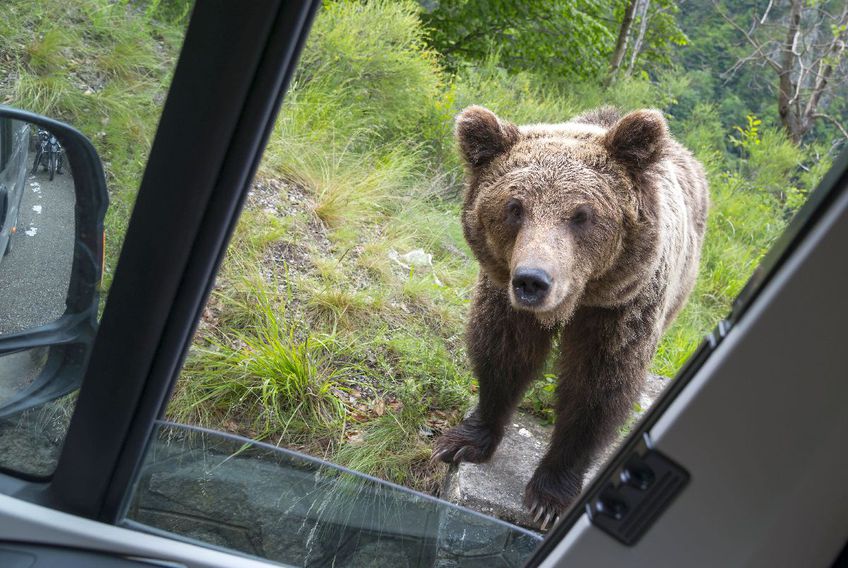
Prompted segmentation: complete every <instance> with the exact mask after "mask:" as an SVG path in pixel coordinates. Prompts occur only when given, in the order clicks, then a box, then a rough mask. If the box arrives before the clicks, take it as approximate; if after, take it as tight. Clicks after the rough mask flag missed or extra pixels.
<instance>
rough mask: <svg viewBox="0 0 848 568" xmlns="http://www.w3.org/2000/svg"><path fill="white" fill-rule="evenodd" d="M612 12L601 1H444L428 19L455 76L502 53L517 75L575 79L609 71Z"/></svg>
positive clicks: (434, 42)
mask: <svg viewBox="0 0 848 568" xmlns="http://www.w3.org/2000/svg"><path fill="white" fill-rule="evenodd" d="M615 4H616V5H619V4H621V1H620V0H619V1H617V2H616V3H615ZM609 10H610V5H609V3H608V2H601V1H599V0H575V1H570V2H555V1H553V0H531V1H517V0H495V1H492V0H439V2H437V3H435V7H434V8H433V9H430V10H425V11H424V12H423V14H422V20H423V24H424V26H425V27H426V28H427V29H428V32H429V35H428V37H429V41H430V44H431V45H432V46H433V48H434V49H435V50H436V51H438V52H439V53H440V54H441V55H442V57H443V58H444V60H445V63H446V65H447V66H448V67H449V68H450V69H451V70H453V71H456V70H458V69H460V68H461V67H462V66H463V64H464V63H466V62H470V63H478V62H482V61H484V60H486V59H487V58H488V57H489V56H490V55H491V54H492V53H495V52H497V53H499V55H500V59H501V62H502V64H503V65H504V67H505V68H506V69H508V70H509V71H511V72H515V71H522V70H525V69H527V68H528V67H530V68H532V69H534V70H535V71H537V72H539V73H540V74H551V75H553V76H555V77H557V78H560V79H563V80H573V79H576V78H580V79H587V78H593V77H597V76H599V75H600V74H601V72H602V71H604V70H605V68H606V59H607V57H608V55H609V53H610V52H611V51H612V47H613V44H614V43H615V31H616V30H615V29H611V26H610V23H611V22H609V20H608V16H607V15H608V14H609Z"/></svg>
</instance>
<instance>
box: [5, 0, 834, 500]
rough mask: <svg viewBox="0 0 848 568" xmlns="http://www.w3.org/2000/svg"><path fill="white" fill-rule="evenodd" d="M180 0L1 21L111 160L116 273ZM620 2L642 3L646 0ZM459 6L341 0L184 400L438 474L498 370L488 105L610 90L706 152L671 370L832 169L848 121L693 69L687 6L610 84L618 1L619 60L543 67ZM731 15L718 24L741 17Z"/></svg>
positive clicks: (38, 83)
mask: <svg viewBox="0 0 848 568" xmlns="http://www.w3.org/2000/svg"><path fill="white" fill-rule="evenodd" d="M165 4H166V3H162V5H160V3H158V2H151V3H139V2H129V3H122V2H106V1H105V0H66V2H63V3H61V4H59V5H54V4H53V3H49V2H46V1H45V0H40V1H38V2H29V1H28V2H23V1H22V0H10V1H9V2H7V3H6V5H5V6H4V16H5V17H4V19H3V21H0V71H2V74H0V76H3V77H5V79H2V80H0V100H2V102H3V103H4V104H10V105H14V106H17V107H22V108H26V109H29V110H33V111H36V112H41V113H45V114H50V115H52V116H56V117H58V118H62V119H65V120H67V121H68V122H70V123H72V124H74V125H75V126H77V127H78V128H79V129H80V130H82V131H83V132H84V133H85V134H87V135H88V136H89V137H90V138H91V139H92V140H93V142H94V143H95V146H96V147H97V148H98V150H99V152H100V154H101V156H102V157H103V159H104V162H105V163H106V168H107V171H108V176H109V186H110V192H111V194H112V206H111V208H110V212H109V217H108V219H107V231H108V232H107V239H108V248H109V250H108V265H109V269H110V270H111V268H113V267H114V263H115V261H116V259H117V252H118V250H119V246H120V242H121V235H122V232H123V230H124V229H125V227H126V223H127V220H128V218H129V212H130V210H131V207H132V203H133V199H134V194H135V191H136V188H137V186H138V183H139V180H140V175H141V171H142V169H143V166H144V162H145V160H146V156H147V151H148V149H149V145H150V143H151V140H152V136H153V132H154V126H155V123H156V120H157V118H158V114H159V112H160V109H161V104H162V101H163V100H164V96H165V93H166V90H167V84H168V80H169V76H170V73H171V70H172V68H173V65H174V61H175V58H176V56H177V53H178V49H179V44H180V41H181V37H182V33H183V26H184V22H185V19H186V14H187V11H186V9H185V8H184V7H181V6H183V5H182V4H181V3H172V4H168V6H167V7H166V6H165ZM460 4H462V3H460ZM471 4H473V2H467V3H465V4H462V6H465V7H466V8H467V7H468V6H470V5H471ZM529 4H534V3H529ZM612 4H613V5H614V6H616V10H618V12H617V14H618V13H619V12H623V10H624V6H625V4H626V2H613V3H612ZM660 4H662V3H660ZM451 6H452V4H451V3H450V2H444V3H442V8H441V9H442V10H443V11H442V12H433V11H432V10H431V11H430V12H427V11H424V12H422V9H421V8H420V7H419V6H418V5H417V4H415V3H412V2H391V1H387V0H382V1H369V2H367V3H363V2H355V1H339V2H328V3H326V5H325V7H324V8H323V9H322V11H321V12H320V13H319V15H318V17H317V20H316V22H315V24H314V26H313V31H312V34H311V36H310V39H309V41H308V43H307V46H306V48H305V50H304V54H303V57H302V60H301V64H300V67H299V70H298V73H297V75H296V77H295V79H294V81H293V83H292V86H291V88H290V91H289V93H288V95H287V97H286V100H285V103H284V105H283V108H282V110H281V113H280V116H279V118H278V120H277V122H276V125H275V129H274V133H273V135H272V137H271V140H270V141H269V144H268V148H267V150H266V153H265V157H264V159H263V162H262V165H261V167H260V171H259V174H258V176H257V179H256V181H255V183H254V187H253V190H252V192H251V195H250V197H249V199H248V205H247V207H246V210H245V212H244V214H243V216H242V218H241V221H240V223H239V225H238V228H237V230H236V233H235V235H234V237H233V241H232V244H231V246H230V249H229V251H228V254H227V258H226V261H225V263H224V266H223V267H222V269H221V272H220V274H219V277H218V280H217V284H216V287H215V290H214V292H213V295H212V297H211V298H210V300H209V303H208V305H207V307H206V310H205V312H204V315H203V318H202V321H201V324H200V328H199V331H198V334H197V337H196V339H195V342H194V345H193V347H192V350H191V353H190V355H189V357H188V360H187V362H186V365H185V368H184V370H183V373H182V376H181V378H180V380H179V383H178V385H177V389H176V392H175V394H174V398H173V400H172V402H171V405H170V407H169V410H168V414H169V416H170V417H171V418H173V419H175V420H177V421H181V422H188V423H193V424H200V425H203V426H210V427H213V428H219V429H224V430H227V431H231V432H236V433H239V434H243V435H246V436H250V437H253V438H257V439H262V440H265V441H268V442H271V443H275V444H279V445H282V446H286V447H292V448H296V449H301V450H304V451H307V452H310V453H313V454H315V455H318V456H320V457H325V458H329V459H332V460H333V461H336V462H339V463H342V464H344V465H347V466H350V467H352V468H355V469H358V470H361V471H365V472H368V473H371V474H375V475H378V476H380V477H383V478H386V479H390V480H392V481H396V482H399V483H403V484H406V485H409V486H411V487H415V488H418V489H423V490H434V489H435V487H436V485H437V484H438V481H439V479H440V475H441V474H442V471H441V470H440V469H439V466H434V465H431V464H430V463H429V457H430V451H431V450H430V448H431V442H432V440H433V438H434V437H435V436H437V435H438V433H439V432H440V431H442V430H444V429H445V428H447V427H448V426H449V425H452V424H453V423H455V422H456V421H458V420H459V418H461V416H462V414H463V413H464V412H465V410H466V409H467V408H468V406H469V404H471V401H472V397H473V395H474V392H475V390H476V386H475V384H474V380H473V378H472V376H471V374H470V371H469V366H468V364H467V361H466V358H465V354H464V347H463V327H464V320H465V314H466V311H467V308H468V305H469V301H470V296H471V291H472V288H473V285H474V282H475V279H476V274H477V266H476V263H475V261H474V259H473V257H472V255H471V253H470V251H469V249H468V247H467V246H466V244H465V242H464V241H463V238H462V230H461V227H460V224H459V202H460V196H461V184H462V172H461V167H460V164H459V161H458V157H457V154H456V151H455V148H454V143H453V140H452V134H451V132H452V118H453V116H454V115H455V114H456V113H457V112H458V111H459V110H460V109H462V108H463V107H465V106H467V105H470V104H483V105H485V106H487V107H489V108H490V109H492V110H493V111H494V112H496V113H499V114H500V115H501V116H503V117H504V118H507V119H509V120H511V121H513V122H516V123H525V122H556V121H562V120H565V119H567V118H568V117H570V116H572V115H573V114H575V113H578V112H581V111H584V110H587V109H590V108H593V107H595V106H598V105H600V104H613V105H617V106H619V107H620V108H622V109H623V110H630V109H635V108H639V107H654V108H659V109H661V110H663V111H664V112H665V113H666V115H667V116H668V118H669V124H670V127H671V129H672V131H673V132H674V133H675V135H676V136H677V137H678V139H679V140H681V142H683V143H684V144H685V145H687V146H688V147H689V148H691V149H692V150H693V151H694V152H695V153H696V155H697V157H698V158H699V159H700V160H701V161H702V162H703V163H704V165H705V166H706V168H707V172H708V176H709V181H710V187H711V192H712V209H711V212H710V218H709V228H708V233H707V241H706V245H705V248H704V253H703V260H702V265H701V272H700V278H699V280H698V284H697V288H696V290H695V292H694V293H693V295H692V299H691V300H690V302H689V304H688V306H687V307H686V309H685V310H684V311H683V313H682V314H681V316H680V317H679V318H678V320H677V321H676V323H675V324H674V325H673V327H672V328H671V329H670V330H669V332H668V333H667V335H666V337H665V338H664V340H663V342H662V344H661V346H660V349H659V352H658V353H657V356H656V358H655V361H654V370H655V371H656V372H657V373H660V374H663V375H667V376H673V375H674V374H675V372H676V370H677V369H678V368H679V367H680V365H681V364H682V363H683V361H684V360H685V359H686V357H687V356H688V355H689V354H690V353H691V352H692V350H693V349H694V348H695V347H696V346H697V344H698V343H699V342H700V340H701V338H702V337H703V336H704V334H705V333H706V332H708V331H709V330H710V329H711V328H712V327H713V326H714V325H715V323H716V322H717V321H718V320H719V319H721V318H722V317H723V316H725V315H726V314H727V312H728V311H729V308H730V303H731V301H732V299H733V298H734V296H735V295H736V294H737V293H738V292H739V291H740V290H741V288H742V286H743V285H744V284H745V282H746V280H747V278H748V277H749V276H750V274H751V272H752V271H753V268H754V267H755V266H756V264H757V262H758V260H759V259H760V257H761V256H762V254H763V253H764V251H765V250H767V248H768V246H769V245H770V244H771V243H772V242H773V241H774V239H775V237H776V236H777V235H779V234H780V232H781V231H782V229H783V228H784V226H785V223H786V222H787V220H788V219H789V218H790V217H791V215H792V213H793V211H794V210H795V209H796V208H797V207H798V206H799V205H800V204H801V203H802V202H803V200H804V198H805V196H806V194H807V192H809V191H810V190H811V189H812V188H813V187H814V186H815V184H816V183H817V182H818V180H819V179H820V178H821V176H822V175H823V173H824V172H825V171H826V170H827V168H828V167H829V164H830V161H831V157H832V155H833V152H834V150H833V145H832V141H833V139H834V131H833V130H827V129H825V128H823V127H822V128H819V129H818V130H816V131H815V132H813V133H812V134H811V137H809V139H807V140H805V141H804V143H803V144H795V143H793V142H792V141H790V139H789V138H788V137H787V135H786V134H785V132H784V130H783V129H782V128H781V126H780V124H779V122H778V121H777V120H776V119H775V117H774V116H773V113H772V115H768V114H766V113H764V114H763V115H762V118H763V120H762V121H761V120H760V119H759V118H757V116H756V115H755V111H756V109H758V108H760V107H759V106H758V105H763V106H762V108H766V107H765V104H766V103H765V102H763V101H765V98H764V97H765V95H763V94H762V93H761V92H760V91H757V92H758V93H759V94H758V95H757V97H759V98H757V99H756V100H755V101H753V102H751V103H750V104H748V103H746V102H745V101H744V96H745V93H744V92H742V91H741V90H739V89H738V90H737V91H736V92H734V93H732V96H733V97H735V98H734V99H733V101H734V104H733V105H730V104H728V102H727V99H723V98H720V97H719V95H721V96H722V97H723V96H724V95H727V96H728V97H729V96H730V95H728V93H727V92H721V93H719V91H717V88H715V85H714V83H710V85H709V86H710V88H709V89H706V88H702V87H703V85H704V84H705V83H707V82H710V81H712V80H713V79H711V77H710V74H709V70H708V69H707V70H705V69H703V68H696V66H694V65H690V66H689V67H686V69H688V70H687V71H683V69H684V68H683V67H680V66H678V65H679V64H680V61H681V58H682V57H683V56H682V55H677V51H676V50H680V52H681V53H685V54H691V50H693V49H696V48H697V45H698V41H699V38H698V37H696V30H695V29H694V28H693V29H691V30H687V29H686V26H687V22H688V20H686V18H684V17H683V16H680V15H678V20H675V19H674V14H676V13H677V12H676V10H675V11H671V12H663V14H664V15H669V14H670V16H669V17H670V18H671V20H670V22H666V21H665V20H662V19H658V20H656V21H657V22H660V23H662V22H665V24H663V25H666V27H669V26H672V24H673V29H672V28H670V27H669V29H668V30H667V31H666V32H663V31H662V29H659V31H655V32H652V33H655V35H656V34H662V33H665V35H664V36H663V37H659V36H658V37H657V38H654V39H651V37H652V36H650V34H648V35H647V36H646V37H647V38H648V39H647V40H646V41H647V43H646V45H648V46H649V48H646V51H645V53H646V54H647V55H646V56H645V57H644V58H643V59H644V65H642V66H640V65H637V66H636V67H635V69H633V70H632V72H631V73H629V74H625V73H622V74H620V75H619V76H616V77H615V78H614V80H612V81H610V80H609V79H606V78H604V77H602V76H601V75H599V73H601V72H602V70H603V69H605V68H606V65H607V64H606V60H603V61H598V60H597V58H600V57H607V56H608V55H609V53H610V52H611V50H612V46H613V44H614V42H615V37H616V33H617V29H616V25H615V22H612V23H610V22H609V21H608V19H604V18H601V17H600V16H599V17H598V18H596V19H594V20H592V21H590V22H588V23H587V24H586V25H587V26H590V28H588V29H591V30H593V32H592V33H593V34H594V35H593V36H592V37H593V38H595V41H596V42H597V45H595V46H594V49H593V50H589V51H586V50H584V52H582V53H581V54H579V56H580V57H587V58H592V61H594V63H595V66H594V67H591V68H590V67H587V68H586V69H587V71H586V73H563V74H561V77H559V78H556V75H555V74H553V73H551V70H550V69H549V68H548V67H543V66H535V67H534V65H533V64H532V62H533V61H534V60H533V57H536V56H537V55H538V56H539V57H542V58H545V61H547V62H548V63H550V61H551V59H550V57H547V56H546V53H547V52H540V53H538V54H537V53H536V51H533V50H530V51H527V53H528V54H529V55H527V56H526V57H527V61H529V63H528V65H527V66H526V68H522V66H521V65H520V64H517V63H516V61H515V60H514V59H512V58H505V56H504V53H505V52H506V47H505V46H502V45H494V44H490V45H486V46H484V47H485V49H482V48H481V49H480V50H479V53H478V52H475V53H473V54H470V55H468V56H467V57H464V58H463V57H462V56H461V54H459V55H458V54H457V53H455V52H453V53H448V47H449V46H451V45H454V44H452V43H451V41H453V40H452V39H451V38H452V37H454V36H455V35H456V34H460V32H457V31H456V30H453V29H450V28H449V26H450V25H451V22H454V23H455V20H451V19H450V18H451V17H459V16H456V15H454V16H451V14H452V12H449V11H447V12H446V11H445V10H447V9H448V8H450V7H451ZM462 6H460V7H462ZM463 9H465V8H463ZM703 10H704V9H699V10H696V11H695V12H696V15H697V17H698V18H702V19H703V18H705V17H706V16H705V15H704V14H703V13H702V12H703ZM57 12H59V14H58V15H57ZM587 17H588V16H587ZM617 17H618V16H617ZM569 21H573V20H569ZM678 21H679V23H680V27H678V25H677V23H676V22H678ZM710 21H711V22H712V24H710V25H712V26H713V27H709V26H707V28H708V30H709V32H710V33H712V34H713V35H714V36H715V35H716V34H718V32H717V31H716V30H719V31H721V30H724V31H723V32H722V33H725V35H726V34H727V31H726V30H725V28H723V27H721V26H722V25H723V24H721V20H720V19H717V17H714V18H713V19H712V20H710ZM58 22H61V25H59V24H58ZM578 24H579V23H578ZM578 24H574V25H578ZM701 25H703V22H701ZM427 26H430V27H429V28H428V27H427ZM434 26H441V27H434ZM598 26H601V27H598ZM603 26H606V28H604V27H603ZM604 30H606V32H604ZM713 32H715V33H713ZM452 34H453V35H452ZM687 34H688V35H687ZM460 35H461V34H460ZM663 38H665V40H663ZM661 40H662V41H661ZM440 42H441V43H440ZM651 42H653V43H651ZM685 44H689V45H690V46H693V47H692V48H689V47H683V46H684V45H685ZM446 46H448V47H446ZM686 49H690V51H688V52H687V51H686ZM651 50H653V51H651ZM548 55H550V54H548ZM637 55H638V54H637ZM686 56H687V57H688V56H689V55H686ZM637 61H642V60H637ZM548 63H546V65H547V64H548ZM567 63H568V62H560V64H561V65H565V64H567ZM572 63H573V62H572ZM578 63H579V62H578ZM719 71H720V70H715V74H716V75H717V74H718V73H719ZM552 77H553V78H552ZM717 93H718V94H717ZM418 249H421V251H423V253H414V251H417V250H418ZM408 253H414V254H408ZM428 255H431V256H428ZM553 385H554V379H553V378H552V377H551V376H547V375H546V377H545V378H544V379H543V380H541V381H540V382H539V383H537V384H536V385H535V386H534V387H533V388H532V389H531V391H530V392H529V393H528V396H527V399H526V401H525V406H526V408H527V409H528V410H531V411H533V412H535V413H537V414H539V415H540V416H542V417H547V418H549V417H550V406H551V402H552V395H553Z"/></svg>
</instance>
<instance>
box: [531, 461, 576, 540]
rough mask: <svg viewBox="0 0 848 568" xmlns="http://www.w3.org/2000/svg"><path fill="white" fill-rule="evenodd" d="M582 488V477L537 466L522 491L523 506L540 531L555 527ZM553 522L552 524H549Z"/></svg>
mask: <svg viewBox="0 0 848 568" xmlns="http://www.w3.org/2000/svg"><path fill="white" fill-rule="evenodd" d="M582 488H583V477H582V476H580V475H577V474H575V473H573V472H571V471H568V470H565V469H563V470H555V469H552V468H549V467H546V466H539V468H538V469H536V472H535V473H534V474H533V477H532V478H531V479H530V482H529V483H528V484H527V488H526V489H525V491H524V506H525V507H527V509H529V510H530V514H531V515H532V516H533V522H534V523H538V522H540V521H541V523H542V524H541V527H540V529H541V530H543V531H544V530H545V529H547V527H548V524H550V525H551V526H553V525H555V524H556V522H557V521H558V520H559V516H560V515H561V514H562V513H563V512H565V510H566V509H568V507H569V506H571V504H572V503H573V502H574V499H575V498H576V497H577V496H578V495H579V494H580V490H581V489H582ZM551 521H553V523H551Z"/></svg>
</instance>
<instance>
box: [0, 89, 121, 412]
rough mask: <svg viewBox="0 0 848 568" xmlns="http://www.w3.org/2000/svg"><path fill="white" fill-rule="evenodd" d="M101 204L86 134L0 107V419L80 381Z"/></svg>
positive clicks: (101, 187)
mask: <svg viewBox="0 0 848 568" xmlns="http://www.w3.org/2000/svg"><path fill="white" fill-rule="evenodd" d="M107 204H108V195H107V192H106V179H105V177H104V175H103V166H102V164H101V163H100V158H99V157H98V155H97V152H96V151H95V150H94V147H93V146H92V145H91V142H89V141H88V139H87V138H86V137H85V136H83V135H82V134H80V133H79V132H78V131H77V130H75V129H73V128H71V127H70V126H68V125H66V124H63V123H61V122H58V121H55V120H52V119H50V118H45V117H43V116H39V115H36V114H32V113H29V112H25V111H21V110H16V109H12V108H9V107H3V106H0V417H3V416H8V415H10V414H14V413H17V412H20V411H22V410H26V409H28V408H33V407H36V406H39V405H41V404H44V403H45V402H47V401H50V400H53V399H55V398H58V397H61V396H63V395H66V394H68V393H70V392H72V391H73V390H75V389H77V388H78V387H79V386H80V383H81V381H82V376H83V372H84V370H85V362H86V359H87V356H88V352H89V350H90V347H91V344H92V341H93V339H94V335H95V331H96V330H97V312H98V304H99V299H100V296H99V290H100V280H101V276H102V274H103V258H104V257H103V253H104V251H103V247H104V232H103V220H104V217H105V215H106V207H107Z"/></svg>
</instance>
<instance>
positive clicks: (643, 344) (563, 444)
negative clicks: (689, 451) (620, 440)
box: [524, 310, 657, 527]
mask: <svg viewBox="0 0 848 568" xmlns="http://www.w3.org/2000/svg"><path fill="white" fill-rule="evenodd" d="M586 318H589V319H586ZM575 320H577V321H575ZM575 320H572V322H570V324H569V325H568V326H567V328H566V329H564V330H563V334H562V338H561V353H560V358H559V361H558V365H557V371H558V373H559V386H558V389H557V408H556V411H557V412H556V424H555V426H554V432H553V435H552V437H551V443H550V447H549V448H548V452H547V454H546V455H545V457H544V458H542V461H541V462H540V463H539V466H538V467H537V468H536V471H535V472H534V474H533V477H532V478H531V480H530V482H529V483H528V484H527V489H526V491H525V494H524V504H525V506H526V507H527V508H528V509H530V512H531V514H533V515H534V516H535V519H536V520H539V519H543V520H544V522H543V525H542V526H543V527H544V526H545V525H547V524H548V522H549V521H550V520H551V519H553V518H555V517H556V516H558V515H559V514H561V513H562V512H563V511H564V510H565V509H567V508H568V506H569V505H571V503H572V502H573V501H574V498H575V497H577V495H579V493H580V491H581V489H582V488H583V476H584V475H585V474H586V470H587V469H588V468H589V466H590V465H591V460H592V458H593V457H594V456H595V455H596V454H597V452H598V450H600V449H601V448H602V447H603V446H604V445H605V444H607V443H609V442H610V441H611V440H612V439H613V438H614V437H615V436H616V433H617V431H618V428H619V427H620V426H621V425H622V424H623V423H624V421H625V419H626V418H627V416H628V412H629V411H630V408H631V407H632V404H633V401H634V400H635V399H636V397H637V395H638V393H639V388H640V387H641V384H642V381H643V379H644V376H645V373H646V372H647V370H648V365H649V364H650V361H651V357H652V356H653V353H654V350H655V347H656V336H657V333H656V332H654V330H653V328H652V326H651V325H650V323H649V322H645V320H644V319H643V320H641V321H640V322H639V323H640V324H641V325H644V326H645V327H644V328H642V329H641V330H638V331H637V330H634V328H633V325H632V324H633V322H630V324H631V325H628V322H622V321H616V319H615V318H614V317H612V315H611V314H610V313H609V311H607V313H604V312H602V311H595V310H593V311H591V312H590V313H585V312H584V313H582V314H580V313H578V314H576V316H575ZM581 320H582V321H581ZM582 324H586V325H582ZM646 324H647V325H646Z"/></svg>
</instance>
